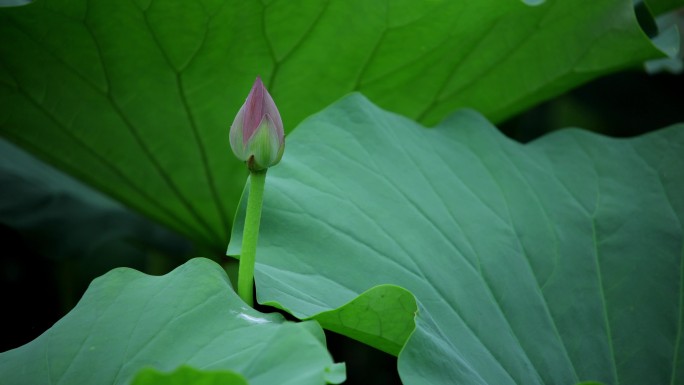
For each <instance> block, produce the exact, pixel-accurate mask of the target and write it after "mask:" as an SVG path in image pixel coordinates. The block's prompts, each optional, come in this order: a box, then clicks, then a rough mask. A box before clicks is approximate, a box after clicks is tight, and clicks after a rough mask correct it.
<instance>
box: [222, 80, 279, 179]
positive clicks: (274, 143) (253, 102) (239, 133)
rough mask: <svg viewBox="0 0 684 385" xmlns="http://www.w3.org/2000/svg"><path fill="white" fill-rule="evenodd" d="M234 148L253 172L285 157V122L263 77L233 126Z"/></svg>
mask: <svg viewBox="0 0 684 385" xmlns="http://www.w3.org/2000/svg"><path fill="white" fill-rule="evenodd" d="M230 147H231V148H232V149H233V153H235V156H237V157H238V159H240V160H241V161H243V162H246V163H247V168H249V170H250V171H261V170H265V169H267V168H269V167H271V166H273V165H275V164H277V163H278V162H280V159H281V158H282V157H283V150H284V149H285V132H284V130H283V121H282V120H281V119H280V113H279V112H278V108H277V107H276V105H275V103H274V102H273V98H272V97H271V95H270V94H269V93H268V91H267V90H266V87H264V83H262V82H261V78H259V77H257V78H256V81H255V82H254V85H253V86H252V90H251V91H250V92H249V95H248V96H247V100H246V101H245V104H243V105H242V107H240V111H238V113H237V116H236V117H235V120H234V121H233V124H232V125H231V126H230Z"/></svg>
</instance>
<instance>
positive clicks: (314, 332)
mask: <svg viewBox="0 0 684 385" xmlns="http://www.w3.org/2000/svg"><path fill="white" fill-rule="evenodd" d="M182 365H189V366H191V367H194V368H197V369H202V370H207V371H225V370H228V371H231V372H234V373H236V374H239V375H241V376H244V378H245V379H246V380H247V381H248V382H249V384H251V385H256V384H276V383H277V384H293V385H294V384H297V385H299V384H325V383H326V380H330V378H334V379H336V382H335V383H339V382H340V374H341V372H343V370H342V368H341V367H340V365H336V364H334V363H333V362H332V358H331V357H330V354H329V353H328V351H327V350H326V346H325V337H324V335H323V331H322V329H321V327H320V326H319V325H318V324H317V323H316V322H313V321H310V322H303V323H292V322H286V321H284V319H283V317H282V316H281V315H280V314H263V313H259V312H257V311H255V310H253V309H251V308H249V307H248V306H247V305H245V304H244V302H242V301H241V300H240V299H239V298H238V296H237V294H235V293H234V292H233V291H232V288H231V285H230V282H229V281H228V278H227V277H226V275H225V272H224V271H223V270H222V269H221V267H220V266H219V265H217V264H216V263H214V262H212V261H210V260H208V259H201V258H197V259H192V260H190V261H188V262H187V263H185V264H184V265H182V266H181V267H178V268H177V269H175V270H174V271H172V272H171V273H169V274H167V275H164V276H160V277H155V276H148V275H145V274H142V273H140V272H137V271H135V270H132V269H128V268H118V269H115V270H112V271H111V272H109V273H107V274H106V275H104V276H102V277H100V278H97V279H96V280H94V281H93V283H92V284H91V286H90V288H89V289H88V291H87V292H86V293H85V295H84V296H83V298H82V299H81V301H80V302H79V303H78V305H77V306H76V307H75V308H74V309H73V310H72V311H71V312H69V314H67V315H66V316H65V317H64V318H62V319H61V320H60V321H59V322H57V323H56V324H55V325H54V326H53V327H52V328H50V329H48V330H47V331H46V332H45V333H44V334H42V335H41V336H40V337H38V338H36V339H35V340H33V341H32V342H30V343H28V344H26V345H24V346H21V347H19V348H17V349H14V350H10V351H8V352H5V353H2V354H0V378H2V381H1V382H2V383H3V384H8V385H10V384H52V383H63V384H94V385H95V384H129V383H130V381H131V380H132V379H133V376H134V375H135V374H136V373H137V372H138V371H139V370H140V369H143V368H146V367H151V368H154V369H157V370H158V371H163V372H169V371H173V370H175V369H176V368H178V367H179V366H182ZM341 377H342V378H341V379H342V380H343V379H344V378H343V377H344V376H343V375H342V376H341Z"/></svg>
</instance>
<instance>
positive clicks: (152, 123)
mask: <svg viewBox="0 0 684 385" xmlns="http://www.w3.org/2000/svg"><path fill="white" fill-rule="evenodd" d="M526 3H529V4H539V3H543V4H541V5H538V6H535V7H530V6H528V5H526V4H525V2H523V1H515V0H511V1H499V0H486V1H484V0H481V1H470V2H466V1H432V0H421V1H413V0H402V1H395V0H392V1H386V0H374V1H367V0H354V1H347V0H344V1H341V0H328V1H323V0H321V1H309V0H296V1H270V2H262V1H256V0H250V1H237V0H202V1H151V0H137V1H126V2H116V1H115V2H111V1H86V0H79V1H62V0H38V1H36V2H34V3H33V4H30V5H27V6H25V7H18V8H11V9H10V8H7V9H0V36H2V39H3V44H1V45H0V104H2V106H3V108H2V109H1V110H0V133H1V134H2V135H3V136H5V137H7V138H9V139H11V140H12V141H14V142H16V143H18V144H20V145H21V146H23V147H25V148H27V149H28V150H30V151H32V152H34V153H36V154H38V155H40V156H41V157H42V158H43V159H46V160H48V161H49V162H51V163H54V164H55V165H57V166H59V167H61V168H62V169H65V170H67V171H68V172H70V173H72V174H74V175H76V176H77V177H79V178H81V179H83V180H85V181H86V182H88V183H89V184H92V185H94V186H95V187H97V188H99V189H101V190H103V191H105V192H106V193H108V194H109V195H112V196H114V197H115V198H117V199H119V200H121V201H122V202H124V203H126V204H127V205H129V206H132V207H134V208H135V209H137V210H139V211H141V212H143V213H145V214H146V215H148V216H150V217H152V218H154V219H156V220H158V221H160V222H162V223H164V224H166V225H167V226H170V227H172V228H173V229H175V230H177V231H179V232H182V233H183V234H185V235H187V236H189V237H191V238H192V239H194V240H196V241H199V242H202V243H204V244H205V245H209V246H211V247H214V248H215V249H220V248H223V246H224V245H225V241H226V239H227V238H228V236H227V234H228V228H229V225H230V224H229V220H228V218H229V217H230V216H231V215H232V213H233V212H234V209H235V206H236V203H237V200H238V197H239V188H236V187H237V186H241V185H242V182H243V181H244V177H245V175H246V174H245V171H244V169H243V167H241V165H240V164H238V162H237V161H234V160H233V159H232V156H231V155H230V151H229V146H228V139H227V137H228V135H227V132H228V125H229V123H230V122H231V120H232V118H233V116H234V114H235V113H236V112H237V110H238V108H239V106H240V104H241V103H242V102H243V101H244V97H245V96H246V94H247V92H248V90H249V86H250V84H251V82H252V81H253V80H254V77H255V76H256V75H258V74H260V75H262V77H263V78H264V79H265V81H266V82H267V84H268V86H269V88H270V90H271V92H272V94H273V96H274V98H275V100H276V102H277V103H278V105H279V106H280V109H281V112H282V115H283V118H284V121H285V125H286V129H287V130H291V129H292V128H293V127H294V126H295V125H296V124H297V123H298V122H299V121H301V120H302V119H303V118H304V117H306V116H308V115H309V114H311V113H313V112H316V111H318V110H320V109H321V108H323V107H324V106H326V105H328V104H329V103H331V102H332V101H334V100H336V99H338V98H339V97H341V96H342V95H344V94H346V93H348V92H350V91H354V90H358V91H362V92H363V93H365V94H366V95H368V96H370V98H371V99H372V100H374V101H375V102H376V103H378V104H379V105H381V106H383V107H385V108H388V109H390V110H393V111H396V112H399V113H401V114H404V115H406V116H409V117H413V118H417V119H420V120H422V121H424V122H428V123H432V122H436V121H438V120H439V119H441V118H442V117H444V116H445V115H446V114H447V113H449V112H451V111H452V110H454V109H455V108H456V107H460V106H469V107H473V108H477V109H479V110H481V111H483V112H484V113H485V114H486V115H487V116H489V117H490V118H492V119H495V120H499V119H503V118H505V117H507V116H511V115H512V114H514V113H516V112H518V111H520V110H521V109H524V108H526V107H528V106H530V105H532V104H534V103H536V102H538V101H540V100H543V99H545V98H548V97H550V96H553V95H556V94H559V93H561V92H563V91H564V90H567V89H568V88H570V87H573V86H575V85H577V84H580V83H582V82H585V81H587V80H589V79H591V78H593V77H596V76H598V75H601V74H604V73H606V72H609V71H613V70H616V69H620V68H624V67H627V66H631V65H635V64H638V63H641V62H642V61H643V60H645V59H648V58H653V57H657V56H661V55H662V54H661V53H660V51H658V50H657V49H656V48H654V47H653V45H652V44H651V42H650V41H649V40H648V39H647V38H646V37H645V35H644V34H643V33H642V32H641V30H640V29H639V27H638V25H637V22H636V19H635V17H634V13H633V11H632V2H631V1H629V0H619V1H618V0H582V1H579V0H557V1H546V2H541V1H527V2H526Z"/></svg>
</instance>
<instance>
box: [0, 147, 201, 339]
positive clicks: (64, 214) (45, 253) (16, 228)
mask: <svg viewBox="0 0 684 385" xmlns="http://www.w3.org/2000/svg"><path fill="white" fill-rule="evenodd" d="M0 224H2V225H3V227H2V229H1V230H2V234H3V237H6V238H7V242H5V243H4V244H5V246H6V247H3V255H2V258H0V266H1V267H2V268H0V271H1V272H2V279H0V284H1V285H2V286H0V287H1V290H2V291H3V292H4V293H7V301H6V302H5V303H4V307H3V312H4V313H5V314H10V316H8V317H6V318H5V324H6V326H8V327H7V328H3V333H2V338H0V340H2V346H0V348H2V349H0V350H6V349H9V348H12V347H16V346H18V345H20V344H21V343H25V342H28V341H29V340H30V339H32V338H34V337H36V336H37V334H38V333H40V332H42V331H43V330H44V326H43V325H44V324H43V323H44V322H45V323H47V325H45V326H49V325H50V320H51V319H56V318H58V317H59V316H61V315H62V314H64V313H65V312H66V311H68V310H69V309H71V307H72V306H73V305H74V304H75V303H76V301H77V300H78V298H79V297H80V296H81V293H83V291H84V290H85V288H86V287H87V286H88V284H89V283H90V280H91V279H92V278H93V277H96V276H98V275H102V274H104V273H106V272H107V271H109V270H110V269H112V268H115V267H118V266H129V267H137V268H139V269H144V270H146V271H149V272H153V273H156V274H159V273H165V272H167V271H168V270H170V269H171V268H173V267H174V266H175V265H177V264H180V263H182V262H183V261H184V260H186V259H187V257H188V256H189V255H190V253H191V252H192V248H191V243H190V242H189V241H188V240H186V239H185V238H183V237H181V236H179V235H178V234H175V233H173V232H171V231H169V230H167V229H166V228H163V227H161V226H160V225H158V224H155V223H153V222H151V221H150V220H148V219H146V218H144V217H142V216H141V215H140V214H137V213H135V212H133V211H131V210H129V209H128V208H126V207H124V206H123V205H121V203H119V202H116V201H113V200H112V199H111V198H109V197H107V196H105V195H103V194H102V193H100V192H97V191H95V190H93V189H92V188H90V187H88V186H85V185H83V184H82V183H81V182H79V181H77V180H75V179H73V178H72V177H70V176H68V175H65V174H64V173H62V172H60V171H58V170H56V169H54V168H53V167H51V166H49V165H46V164H45V163H43V162H41V161H39V160H37V159H36V158H35V157H34V156H32V155H30V154H28V153H26V152H25V151H23V150H22V149H20V148H17V147H16V146H15V145H13V144H12V143H9V142H7V141H6V140H4V139H0ZM52 287H55V288H56V290H55V289H53V288H52ZM29 303H31V304H32V305H31V306H28V304H29Z"/></svg>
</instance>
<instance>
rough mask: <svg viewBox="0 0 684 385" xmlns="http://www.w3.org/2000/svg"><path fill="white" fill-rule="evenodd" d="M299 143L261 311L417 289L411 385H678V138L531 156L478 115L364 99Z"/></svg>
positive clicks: (274, 182)
mask: <svg viewBox="0 0 684 385" xmlns="http://www.w3.org/2000/svg"><path fill="white" fill-rule="evenodd" d="M289 139H290V140H289V142H288V150H287V152H286V154H285V157H284V158H283V161H282V163H281V164H280V165H278V166H277V167H275V168H273V169H272V170H269V175H268V177H267V183H266V194H265V206H264V212H263V219H262V232H261V235H260V238H259V248H258V252H257V267H256V282H257V291H258V298H259V301H260V302H262V303H271V304H277V305H278V306H280V307H283V308H286V309H288V310H289V311H291V312H292V313H293V314H295V315H297V316H298V317H302V318H304V317H314V316H315V315H316V314H319V313H321V312H325V311H327V312H329V313H330V312H332V313H334V312H335V309H337V308H339V307H340V306H342V305H344V304H345V303H346V302H347V301H350V300H352V299H354V298H355V297H356V296H359V295H361V294H362V293H364V292H365V291H366V290H368V289H369V288H372V287H374V286H376V285H381V284H394V285H399V286H402V287H404V288H406V289H408V290H409V291H410V292H412V293H413V294H414V295H415V297H416V300H417V303H418V312H417V317H416V327H415V331H414V333H413V334H412V335H411V337H410V338H409V339H408V341H407V343H406V345H405V347H404V348H403V350H402V351H401V353H400V355H399V372H400V374H401V376H402V379H403V381H404V383H406V384H408V385H411V384H454V383H464V384H497V385H502V384H525V385H530V384H575V383H578V382H581V381H590V380H592V381H601V382H603V383H605V384H618V383H619V384H634V385H637V384H644V383H658V384H666V383H671V384H675V383H679V382H681V381H682V379H684V358H683V357H684V351H683V348H682V343H681V339H682V333H681V330H682V326H683V317H682V314H683V311H684V308H683V307H682V303H683V302H682V301H683V300H682V298H683V294H684V291H683V290H684V286H683V285H682V282H683V279H684V271H683V269H684V263H683V259H684V247H683V245H684V242H683V231H682V223H683V220H684V126H681V125H680V126H674V127H670V128H668V129H663V130H661V131H659V132H656V133H652V134H649V135H646V136H643V137H639V138H634V139H628V140H625V139H621V140H617V139H610V138H606V137H601V136H597V135H595V134H591V133H587V132H583V131H580V130H564V131H561V132H557V133H555V134H552V135H549V136H547V137H545V138H542V139H540V140H538V141H536V142H533V143H531V144H529V145H521V144H519V143H516V142H513V141H511V140H509V139H507V138H505V137H503V136H502V135H501V134H500V133H499V132H498V131H497V130H496V129H495V128H494V127H493V126H492V125H491V124H490V123H488V122H487V121H486V120H485V119H484V118H483V117H481V116H480V115H478V114H476V113H474V112H470V111H463V112H459V113H457V114H455V115H454V116H452V117H451V118H449V119H448V120H446V121H445V122H444V123H442V124H441V125H440V126H438V127H436V128H435V129H425V128H423V127H421V126H420V125H418V124H416V123H413V122H411V121H409V120H407V119H405V118H402V117H400V116H397V115H395V114H391V113H388V112H384V111H382V110H380V109H378V108H377V107H375V106H374V105H372V104H371V103H370V102H369V101H368V100H367V99H364V98H363V97H361V96H359V95H356V96H352V97H349V98H346V99H344V100H342V101H340V102H339V103H337V104H335V105H334V106H332V107H330V108H329V109H327V110H325V111H324V112H322V113H321V114H318V115H315V116H314V117H312V118H310V119H309V120H307V121H305V122H304V123H302V125H300V127H299V128H298V129H297V130H296V132H294V133H293V135H291V137H290V138H289ZM238 238H239V236H238V235H235V236H234V239H238ZM389 311H391V310H389ZM364 316H366V317H367V315H364V314H363V313H362V312H359V313H357V317H358V319H357V320H356V321H357V322H360V321H359V320H360V319H362V318H363V317H364ZM385 317H386V318H391V317H390V316H389V315H388V314H386V315H385ZM354 322H355V320H354V319H347V320H346V322H345V325H347V326H349V325H352V328H353V325H354ZM348 334H350V335H353V333H348ZM354 337H355V338H359V339H360V340H362V341H365V340H366V339H365V337H363V336H359V335H358V334H357V335H356V336H354ZM371 342H372V341H371Z"/></svg>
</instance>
